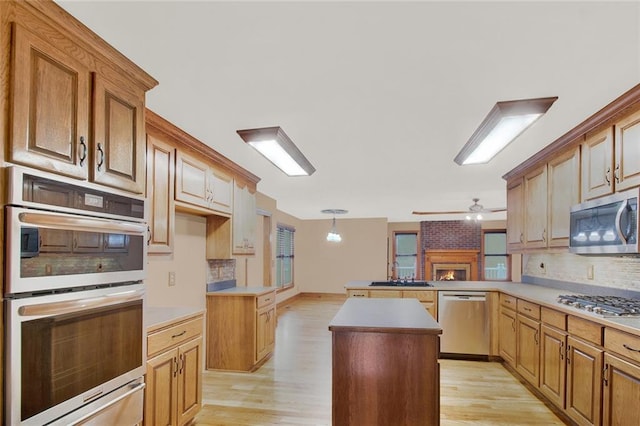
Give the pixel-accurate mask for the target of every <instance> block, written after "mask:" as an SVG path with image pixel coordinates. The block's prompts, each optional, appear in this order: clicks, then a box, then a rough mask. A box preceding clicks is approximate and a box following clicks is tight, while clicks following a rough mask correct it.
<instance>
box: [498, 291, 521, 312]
mask: <svg viewBox="0 0 640 426" xmlns="http://www.w3.org/2000/svg"><path fill="white" fill-rule="evenodd" d="M516 300H517V299H516V298H515V297H513V296H509V295H508V294H504V293H500V304H501V305H502V306H504V307H505V308H509V309H513V310H514V311H515V310H516Z"/></svg>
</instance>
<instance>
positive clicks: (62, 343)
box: [4, 167, 147, 425]
mask: <svg viewBox="0 0 640 426" xmlns="http://www.w3.org/2000/svg"><path fill="white" fill-rule="evenodd" d="M7 183H8V188H9V191H8V195H9V198H8V205H7V207H6V208H5V227H6V241H5V247H6V250H5V274H6V275H5V288H4V298H5V301H4V304H5V318H6V325H5V366H6V368H5V371H6V380H5V407H6V409H5V423H6V424H8V425H44V424H51V425H70V424H76V423H77V422H80V421H84V420H86V419H89V418H91V419H92V421H94V422H97V423H95V424H100V423H102V424H108V422H109V421H107V420H105V419H106V417H105V416H108V415H111V414H113V413H116V412H117V413H118V414H117V415H118V416H119V417H118V418H119V419H120V420H119V421H120V422H124V423H129V424H135V423H138V422H140V421H141V420H142V410H143V400H144V399H143V389H144V380H143V375H144V373H145V367H144V365H145V353H146V340H145V338H144V325H143V313H144V300H145V297H144V295H145V290H144V284H143V281H142V280H143V279H144V277H145V274H146V251H147V249H146V247H147V245H146V241H147V227H146V224H145V222H144V219H145V200H144V198H140V197H135V196H130V195H128V194H124V193H117V192H116V191H109V192H105V191H104V189H102V188H100V187H97V186H95V185H91V184H79V183H78V181H75V180H71V179H65V178H61V177H59V176H56V175H52V174H49V173H41V172H35V171H31V170H28V169H23V168H20V167H10V168H8V176H7ZM34 241H37V244H36V243H34ZM105 413H109V414H105Z"/></svg>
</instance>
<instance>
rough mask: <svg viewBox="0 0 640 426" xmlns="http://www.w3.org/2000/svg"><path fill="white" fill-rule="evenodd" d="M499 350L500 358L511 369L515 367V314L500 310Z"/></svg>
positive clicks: (510, 311)
mask: <svg viewBox="0 0 640 426" xmlns="http://www.w3.org/2000/svg"><path fill="white" fill-rule="evenodd" d="M498 323H499V335H500V340H499V348H500V356H501V357H502V359H504V360H505V361H506V362H507V363H508V364H509V365H511V366H512V367H515V366H516V349H517V341H516V312H515V311H512V310H511V309H506V308H504V307H503V308H500V319H499V321H498Z"/></svg>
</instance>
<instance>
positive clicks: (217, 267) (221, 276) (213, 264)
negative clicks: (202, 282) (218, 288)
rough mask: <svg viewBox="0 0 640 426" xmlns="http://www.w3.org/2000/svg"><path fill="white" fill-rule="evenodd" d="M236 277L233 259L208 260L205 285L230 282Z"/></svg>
mask: <svg viewBox="0 0 640 426" xmlns="http://www.w3.org/2000/svg"><path fill="white" fill-rule="evenodd" d="M235 277H236V260H235V259H208V260H207V283H208V284H209V283H215V282H219V281H226V280H232V279H234V278H235Z"/></svg>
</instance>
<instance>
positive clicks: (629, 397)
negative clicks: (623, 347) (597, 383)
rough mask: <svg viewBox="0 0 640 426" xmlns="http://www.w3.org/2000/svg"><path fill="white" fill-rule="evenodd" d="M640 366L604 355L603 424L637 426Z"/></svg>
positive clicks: (606, 425)
mask: <svg viewBox="0 0 640 426" xmlns="http://www.w3.org/2000/svg"><path fill="white" fill-rule="evenodd" d="M638 401H640V366H639V365H638V364H631V363H629V362H626V361H623V360H621V359H619V358H617V357H615V356H613V355H610V354H608V353H607V354H604V401H603V418H602V424H603V425H605V426H609V425H619V426H635V425H637V424H638V421H639V420H638V419H640V404H639V403H638Z"/></svg>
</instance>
